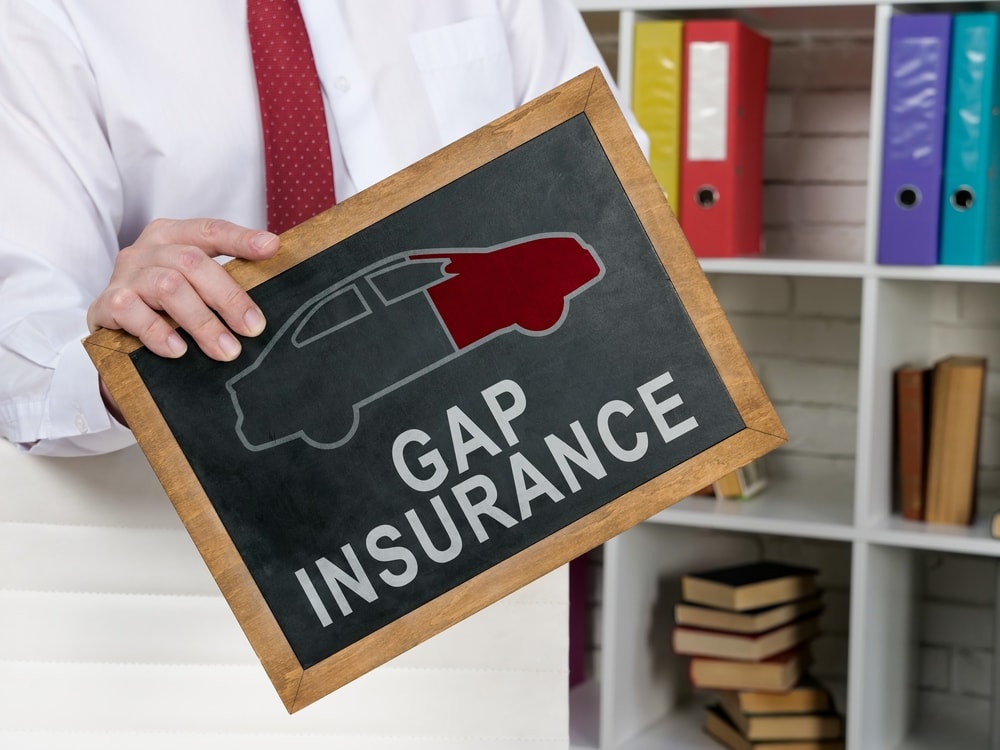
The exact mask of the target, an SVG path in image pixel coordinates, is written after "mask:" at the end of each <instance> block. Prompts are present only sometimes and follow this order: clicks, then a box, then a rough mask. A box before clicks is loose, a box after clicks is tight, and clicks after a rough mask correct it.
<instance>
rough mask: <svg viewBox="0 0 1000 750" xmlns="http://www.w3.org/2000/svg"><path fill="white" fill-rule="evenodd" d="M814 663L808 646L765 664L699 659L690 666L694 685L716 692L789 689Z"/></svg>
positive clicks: (766, 661) (787, 652)
mask: <svg viewBox="0 0 1000 750" xmlns="http://www.w3.org/2000/svg"><path fill="white" fill-rule="evenodd" d="M810 662H811V657H810V655H809V650H808V648H807V647H799V648H796V649H792V650H790V651H786V652H784V653H782V654H777V655H776V656H772V657H770V658H768V659H765V660H763V661H739V660H733V659H715V658H712V657H709V656H695V657H692V659H691V665H690V677H691V684H692V685H694V686H695V687H697V688H709V689H714V690H772V691H781V690H789V689H790V688H792V687H793V686H794V685H795V684H796V683H797V682H798V681H799V678H800V677H801V676H802V674H803V672H805V670H806V669H807V668H808V667H809V664H810Z"/></svg>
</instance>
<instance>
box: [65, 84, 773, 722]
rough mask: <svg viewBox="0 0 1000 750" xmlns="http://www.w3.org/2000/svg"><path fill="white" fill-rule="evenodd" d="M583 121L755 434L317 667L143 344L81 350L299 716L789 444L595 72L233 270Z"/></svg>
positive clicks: (308, 243)
mask: <svg viewBox="0 0 1000 750" xmlns="http://www.w3.org/2000/svg"><path fill="white" fill-rule="evenodd" d="M580 114H583V115H585V116H586V118H587V120H588V121H589V123H590V126H591V127H592V129H593V131H594V133H595V134H596V136H597V138H598V140H599V142H600V144H601V147H602V148H603V149H604V151H605V153H606V155H607V158H608V160H609V161H610V164H611V165H612V168H613V170H614V172H615V173H616V175H617V176H618V178H619V180H620V182H621V186H622V188H623V190H624V191H625V193H626V195H627V196H628V199H629V200H630V201H631V203H632V206H633V207H634V209H635V212H636V214H637V216H638V219H639V221H640V223H641V224H642V226H643V228H644V229H645V231H646V233H647V235H648V237H649V239H650V241H651V243H652V245H653V247H654V248H655V250H656V252H657V255H658V257H659V259H660V261H661V262H662V264H663V267H664V269H665V270H666V272H667V274H668V276H669V278H670V279H671V280H672V282H673V284H674V287H675V289H676V291H677V294H678V296H679V298H680V300H681V302H682V304H683V305H684V307H685V309H686V311H687V313H688V314H689V316H690V319H691V321H692V323H693V325H694V327H695V329H696V331H697V334H698V336H699V337H700V339H701V341H702V343H703V344H704V346H705V347H706V349H707V351H708V353H709V355H710V357H711V359H712V360H713V362H714V364H715V366H716V368H717V370H718V373H719V375H720V377H721V380H722V382H723V383H724V385H725V387H726V389H727V390H728V392H729V395H730V397H731V398H732V400H733V402H734V404H735V407H736V409H737V410H738V412H739V414H740V416H741V417H742V419H743V422H744V424H745V425H746V427H745V429H743V430H741V431H739V432H737V433H736V434H734V435H732V436H731V437H729V438H727V439H725V440H723V441H721V442H719V443H717V444H716V445H714V446H713V447H712V448H710V449H709V450H706V451H704V452H703V453H700V454H698V455H697V456H695V457H694V458H692V459H690V460H687V461H685V462H683V463H681V464H679V465H677V466H675V467H674V468H672V469H670V470H668V471H667V472H665V473H663V474H661V475H660V476H657V477H655V478H654V479H652V480H650V481H648V482H646V483H645V484H643V485H641V486H639V487H638V488H636V489H634V490H632V491H631V492H628V493H627V494H625V495H622V496H621V497H619V498H618V499H616V500H613V501H611V502H609V503H607V504H606V505H604V506H603V507H601V508H600V509H599V510H596V511H594V512H592V513H590V514H589V515H587V516H585V517H584V518H582V519H580V520H578V521H575V522H572V523H570V524H569V525H568V526H565V527H563V528H562V529H561V530H560V531H558V532H557V533H555V534H552V535H551V536H549V537H547V538H545V539H544V540H542V541H541V542H538V543H535V544H534V545H532V546H530V547H528V548H527V549H524V550H523V551H521V552H519V553H517V554H515V555H514V556H512V557H510V558H508V559H506V560H504V561H502V562H500V563H499V564H497V565H495V566H493V567H491V568H489V569H487V570H486V571H485V572H482V573H480V574H479V575H477V576H475V578H473V579H471V580H469V581H467V582H465V583H462V584H460V585H458V586H456V587H455V588H454V589H452V590H450V591H448V592H447V593H445V594H443V595H441V596H438V597H437V598H435V599H433V600H432V601H430V602H428V603H426V604H424V605H421V606H419V607H417V608H416V609H413V610H412V611H410V612H408V613H407V614H405V615H404V616H402V617H400V618H398V619H397V620H395V621H393V622H391V623H389V624H388V625H385V626H383V627H381V628H380V629H378V630H376V631H375V632H372V633H371V634H370V635H368V636H366V637H364V638H362V639H361V640H360V641H358V642H356V643H354V644H352V645H350V646H348V647H346V648H344V649H342V650H341V651H339V652H337V653H335V654H332V655H331V656H329V657H328V658H326V659H324V660H323V661H321V662H319V663H318V664H315V665H314V666H311V667H308V668H303V667H302V665H301V664H300V663H299V661H298V659H297V658H296V656H295V654H294V653H293V651H292V649H291V647H290V646H289V644H288V641H287V640H286V638H285V636H284V635H283V633H282V631H281V629H280V627H279V625H278V623H277V621H276V619H275V617H274V615H273V614H272V612H271V611H270V609H269V607H268V606H267V603H266V602H265V599H264V597H263V596H262V594H261V592H260V590H259V589H258V587H257V585H256V584H255V582H254V580H253V578H252V576H251V574H250V572H249V571H248V569H247V567H246V565H245V564H244V561H243V559H242V558H241V555H240V553H239V552H238V550H237V548H236V546H235V545H234V543H233V540H232V539H231V538H230V536H229V535H228V534H227V532H226V529H225V527H224V526H223V524H222V522H221V521H220V518H219V516H218V514H217V513H216V511H215V508H214V507H213V504H212V501H211V499H210V498H209V497H208V496H207V494H206V492H205V490H204V489H203V487H202V486H201V484H200V482H199V480H198V478H197V477H196V475H195V473H194V471H193V470H192V468H191V466H190V465H189V463H188V461H187V459H186V458H185V456H184V454H183V452H182V451H181V449H180V447H179V445H178V443H177V440H176V439H175V437H174V435H173V434H172V432H171V430H170V428H169V427H168V424H167V422H166V420H165V419H164V416H163V415H162V414H161V413H160V411H159V409H158V407H157V405H156V403H155V402H154V400H153V397H152V395H151V394H150V392H149V391H148V390H147V389H146V387H145V385H144V383H143V381H142V380H141V379H140V377H139V375H138V373H137V371H136V369H135V367H134V365H133V364H132V360H131V359H130V356H129V355H130V354H131V353H132V352H134V351H135V350H136V349H138V348H140V347H141V344H140V343H139V342H138V340H137V339H135V338H134V337H132V336H129V335H127V334H124V333H122V332H119V331H110V330H100V331H97V332H96V333H94V334H93V335H92V336H90V337H88V338H87V339H86V340H85V342H84V343H85V346H86V348H87V351H88V353H89V354H90V356H91V358H92V359H93V361H94V363H95V364H96V366H97V368H98V371H99V372H100V375H101V377H102V378H103V380H104V382H105V384H106V385H107V387H108V388H109V390H110V391H111V393H112V394H113V395H114V397H115V399H116V400H117V402H118V404H119V406H120V408H121V410H122V413H123V415H124V417H125V418H126V420H127V421H128V423H129V424H130V425H131V426H132V429H133V431H134V433H135V436H136V438H137V440H138V442H139V444H140V446H141V447H142V449H143V451H144V453H145V455H146V457H147V459H148V460H149V462H150V464H151V466H152V468H153V469H154V471H155V472H156V474H157V476H158V478H159V480H160V482H161V484H162V485H163V487H164V489H165V490H166V492H167V495H168V496H169V498H170V500H171V502H172V503H173V504H174V506H175V508H176V511H177V513H178V515H179V516H180V518H181V520H182V521H183V523H184V525H185V526H186V528H187V530H188V532H189V534H190V535H191V537H192V539H193V540H194V542H195V544H196V546H197V548H198V550H199V551H200V553H201V555H202V556H203V558H204V560H205V562H206V564H207V565H208V567H209V569H210V571H211V573H212V575H213V576H214V578H215V580H216V582H217V583H218V585H219V588H220V589H221V591H222V593H223V594H224V596H225V597H226V599H227V601H228V603H229V605H230V607H231V608H232V610H233V612H234V614H235V615H236V618H237V619H238V621H239V623H240V625H241V626H242V628H243V630H244V632H245V634H246V636H247V638H248V639H249V641H250V643H251V644H252V646H253V648H254V649H255V651H256V652H257V655H258V657H259V659H260V661H261V662H262V664H263V666H264V669H265V670H266V672H267V674H268V676H269V678H270V679H271V681H272V683H273V685H274V687H275V689H276V691H277V692H278V694H279V696H280V698H281V700H282V702H283V703H284V705H285V707H286V709H287V710H288V711H289V712H290V713H291V712H294V711H297V710H299V709H301V708H303V707H305V706H307V705H309V704H310V703H312V702H314V701H316V700H318V699H319V698H321V697H323V696H324V695H327V694H328V693H330V692H332V691H333V690H335V689H337V688H338V687H340V686H342V685H344V684H346V683H347V682H349V681H351V680H353V679H355V678H357V677H358V676H360V675H362V674H364V673H365V672H367V671H369V670H371V669H373V668H375V667H376V666H379V665H380V664H382V663H384V662H386V661H388V660H389V659H391V658H392V657H394V656H396V655H398V654H400V653H402V652H404V651H406V650H407V649H409V648H411V647H413V646H415V645H417V644H418V643H420V642H422V641H424V640H426V639H427V638H429V637H431V636H432V635H434V634H436V633H438V632H440V631H441V630H443V629H445V628H447V627H449V626H451V625H453V624H455V623H456V622H458V621H460V620H462V619H464V618H466V617H468V616H469V615H471V614H473V613H475V612H477V611H478V610H480V609H482V608H484V607H486V606H487V605H489V604H491V603H493V602H495V601H497V600H498V599H500V598H502V597H504V596H506V595H507V594H509V593H511V592H512V591H514V590H516V589H518V588H520V587H522V586H524V585H525V584H527V583H529V582H531V581H532V580H534V579H536V578H538V577H540V576H542V575H543V574H545V573H547V572H549V571H552V570H554V569H555V568H557V567H559V566H560V565H563V564H565V563H567V562H568V561H569V560H571V559H573V558H574V557H577V556H578V555H580V554H582V553H583V552H585V551H587V550H589V549H592V548H594V547H596V546H598V545H600V544H602V543H603V542H605V541H607V540H608V539H610V538H611V537H613V536H615V535H617V534H619V533H621V532H623V531H625V530H626V529H628V528H630V527H632V526H634V525H636V524H638V523H640V522H641V521H643V520H645V519H647V518H649V517H650V516H652V515H653V514H655V513H657V512H659V511H661V510H663V509H664V508H665V507H667V506H668V505H671V504H673V503H674V502H676V501H677V500H679V499H681V498H683V497H685V496H687V495H689V494H691V493H692V492H693V491H695V490H697V489H699V488H702V487H704V486H706V485H708V484H710V483H711V482H712V481H713V480H715V479H717V478H718V477H719V476H721V475H722V474H724V473H726V472H727V471H730V470H733V469H735V468H737V467H740V466H743V465H745V464H746V463H748V462H749V461H751V460H753V459H756V458H758V457H760V456H762V455H763V454H765V453H767V452H769V451H771V450H773V449H774V448H776V447H777V446H778V445H780V444H781V443H783V442H784V441H785V440H786V439H787V437H786V434H785V431H784V429H783V427H782V425H781V422H780V421H779V419H778V416H777V414H776V413H775V411H774V409H773V407H772V405H771V403H770V401H769V400H768V398H767V396H766V394H765V393H764V390H763V388H762V387H761V384H760V382H759V380H758V378H757V376H756V375H755V374H754V372H753V369H752V368H751V366H750V364H749V362H748V360H747V358H746V355H745V354H744V352H743V350H742V349H741V347H740V345H739V343H738V342H737V340H736V337H735V336H734V334H733V331H732V329H731V328H730V325H729V322H728V321H727V319H726V317H725V314H724V313H723V311H722V309H721V307H720V305H719V303H718V300H717V299H716V297H715V294H714V293H713V291H712V289H711V287H710V286H709V283H708V280H707V279H706V277H705V275H704V273H703V271H702V269H701V266H700V265H699V263H698V261H697V259H696V258H695V257H694V255H693V254H692V253H691V250H690V248H689V246H688V244H687V241H686V240H685V238H684V235H683V233H682V231H681V229H680V227H679V225H678V223H677V221H676V220H675V218H674V215H673V213H672V211H671V210H670V208H669V206H668V204H667V202H666V199H665V197H664V195H663V192H662V190H661V188H660V187H659V185H658V183H657V182H656V179H655V178H654V176H653V174H652V172H651V171H650V169H649V166H648V164H647V162H646V160H645V158H644V156H643V154H642V152H641V150H640V148H639V147H638V145H637V143H636V141H635V138H634V136H633V134H632V132H631V130H630V129H629V127H628V124H627V122H626V120H625V118H624V117H623V115H622V113H621V110H620V109H619V107H618V105H617V103H616V101H615V99H614V97H613V95H612V93H611V91H610V89H609V88H608V86H607V84H606V82H605V81H604V78H603V76H602V74H601V73H600V72H599V71H598V70H597V69H593V70H590V71H588V72H586V73H584V74H582V75H580V76H578V77H576V78H574V79H572V80H571V81H569V82H567V83H565V84H563V85H562V86H559V87H557V88H555V89H553V90H552V91H551V92H549V93H547V94H545V95H543V96H541V97H539V98H538V99H536V100H534V101H532V102H529V103H528V104H526V105H524V106H522V107H520V108H519V109H517V110H515V111H513V112H511V113H510V114H508V115H506V116H504V117H501V118H500V119H498V120H496V121H494V122H493V123H491V124H489V125H487V126H485V127H483V128H481V129H480V130H478V131H476V132H474V133H472V134H470V135H468V136H467V137H465V138H463V139H461V140H459V141H457V142H455V143H454V144H452V145H449V146H447V147H445V148H444V149H442V150H440V151H438V152H436V153H434V154H432V155H430V156H428V157H427V158H425V159H423V160H421V161H420V162H418V163H416V164H414V165H413V166H411V167H409V168H407V169H406V170H404V171H402V172H399V173H397V174H396V175H394V176H392V177H389V178H388V179H386V180H384V181H383V182H381V183H379V184H377V185H375V186H373V187H372V188H370V189H368V190H365V191H363V192H361V193H359V194H357V195H356V196H353V197H351V198H350V199H348V200H345V201H344V202H343V203H340V204H338V205H336V206H334V207H333V208H331V209H330V210H328V211H326V212H325V213H323V214H320V215H319V216H316V217H315V218H313V219H311V220H309V221H307V222H305V223H303V224H301V225H299V226H297V227H295V228H293V229H291V230H289V231H288V232H286V233H285V234H283V235H282V237H281V245H282V249H281V251H280V252H279V253H278V255H277V256H276V257H275V258H273V259H271V260H269V261H264V262H258V263H250V262H244V261H239V260H237V261H233V262H231V263H229V264H228V265H227V266H226V268H227V269H228V270H229V272H230V273H231V274H232V276H233V277H234V278H235V279H236V280H237V281H238V282H239V283H240V284H241V285H242V286H244V287H245V288H247V289H250V288H252V287H254V286H256V285H258V284H261V283H262V282H264V281H267V280H269V279H271V278H273V277H274V276H276V275H278V274H280V273H281V272H283V271H285V270H287V269H289V268H291V267H293V266H295V265H296V264H298V263H300V262H301V261H303V260H305V259H307V258H310V257H311V256H313V255H315V254H316V253H319V252H321V251H322V250H324V249H326V248H328V247H330V246H332V245H333V244H335V243H337V242H339V241H341V240H343V239H344V238H346V237H350V236H352V235H354V234H355V233H358V232H362V231H363V230H365V229H366V227H369V226H371V225H372V224H374V223H376V222H378V221H380V220H382V219H383V218H385V217H387V216H390V215H392V214H393V213H395V212H397V211H400V210H401V209H403V208H404V207H406V206H408V205H410V204H411V203H413V202H414V201H417V200H419V199H420V198H421V197H423V196H426V195H428V194H430V193H431V192H433V191H435V190H437V189H439V188H441V187H443V186H445V185H448V184H450V183H452V182H453V181H456V180H459V179H460V178H461V177H462V176H463V175H466V174H468V173H469V172H471V171H472V170H475V169H476V168H478V167H481V166H482V165H484V164H487V163H489V162H490V161H492V160H494V159H496V158H498V157H500V156H502V155H504V154H506V153H508V152H510V151H513V150H514V149H517V148H519V147H520V146H522V145H523V144H525V143H527V142H528V141H530V140H531V139H533V138H535V137H536V136H538V135H540V134H542V133H545V132H546V131H548V130H549V129H551V128H553V127H555V126H557V125H559V124H561V123H563V122H565V121H567V120H569V119H570V118H572V117H575V116H577V115H580Z"/></svg>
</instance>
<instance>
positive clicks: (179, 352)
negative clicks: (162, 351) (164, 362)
mask: <svg viewBox="0 0 1000 750" xmlns="http://www.w3.org/2000/svg"><path fill="white" fill-rule="evenodd" d="M167 347H168V348H169V349H170V353H171V354H173V355H174V356H175V357H181V356H183V355H184V353H185V352H186V351H187V349H188V348H187V344H185V343H184V339H182V338H181V337H180V336H179V335H177V334H176V333H171V334H170V335H169V336H167Z"/></svg>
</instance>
